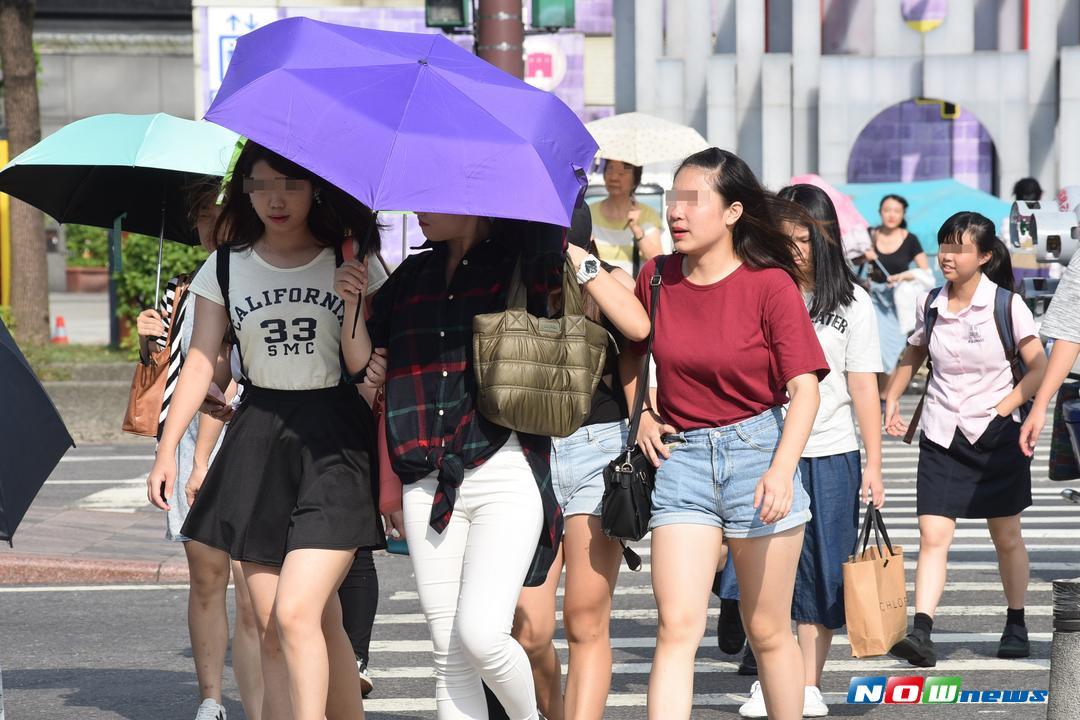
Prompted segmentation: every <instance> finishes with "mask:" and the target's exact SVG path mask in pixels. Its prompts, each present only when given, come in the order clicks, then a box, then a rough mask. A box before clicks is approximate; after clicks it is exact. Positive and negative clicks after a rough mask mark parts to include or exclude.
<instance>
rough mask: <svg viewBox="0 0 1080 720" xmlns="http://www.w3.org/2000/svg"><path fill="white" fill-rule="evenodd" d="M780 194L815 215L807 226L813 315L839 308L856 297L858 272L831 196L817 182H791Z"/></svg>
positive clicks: (834, 310) (811, 215) (810, 214)
mask: <svg viewBox="0 0 1080 720" xmlns="http://www.w3.org/2000/svg"><path fill="white" fill-rule="evenodd" d="M777 196H778V197H780V198H781V199H783V200H790V201H791V202H793V203H795V204H797V205H799V206H800V207H802V209H803V210H805V211H806V214H807V215H809V216H810V217H811V218H812V219H814V220H816V221H817V222H815V223H814V224H813V225H809V226H806V229H807V230H808V231H809V232H810V251H811V253H812V257H813V267H814V278H813V280H814V299H813V301H812V302H811V303H810V317H812V318H816V317H818V315H820V314H822V313H832V312H836V311H837V310H838V309H840V308H842V307H846V306H847V305H850V304H851V303H852V302H854V300H855V272H854V271H853V270H852V269H851V265H849V264H848V261H847V259H846V258H845V257H844V246H843V243H842V242H841V240H840V222H839V221H838V220H837V219H836V208H835V207H834V206H833V202H832V200H830V199H829V196H828V195H827V194H826V193H825V191H824V190H822V189H821V188H819V187H816V186H814V185H805V184H800V185H789V186H788V187H786V188H784V189H782V190H781V191H780V192H779V193H777Z"/></svg>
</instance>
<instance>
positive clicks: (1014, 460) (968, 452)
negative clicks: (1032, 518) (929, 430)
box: [916, 416, 1031, 518]
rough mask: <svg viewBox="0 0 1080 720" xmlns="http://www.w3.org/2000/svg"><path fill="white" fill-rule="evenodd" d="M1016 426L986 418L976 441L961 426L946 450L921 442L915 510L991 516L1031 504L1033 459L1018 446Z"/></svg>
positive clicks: (956, 515) (1005, 514)
mask: <svg viewBox="0 0 1080 720" xmlns="http://www.w3.org/2000/svg"><path fill="white" fill-rule="evenodd" d="M1019 441H1020V424H1019V423H1017V422H1016V421H1014V420H1013V419H1012V418H1011V417H1000V416H997V417H995V418H994V419H993V420H991V421H990V425H988V426H987V428H986V430H985V431H984V432H983V434H982V436H981V437H979V439H978V440H976V441H975V443H974V444H972V443H970V442H968V439H967V438H966V437H964V434H963V433H962V432H960V430H959V429H957V430H956V432H955V433H954V435H953V441H952V443H951V444H950V445H949V447H948V448H943V447H941V446H940V445H938V444H937V443H935V442H932V441H930V440H928V439H927V438H926V435H925V433H924V434H922V436H921V438H920V440H919V473H918V483H917V490H916V492H917V500H916V508H917V512H918V514H919V515H941V516H943V517H949V518H994V517H1009V516H1010V515H1016V514H1017V513H1019V512H1020V511H1021V510H1023V509H1024V508H1026V507H1029V506H1030V505H1031V459H1030V458H1028V457H1027V456H1026V455H1024V453H1023V452H1021V450H1020V444H1019Z"/></svg>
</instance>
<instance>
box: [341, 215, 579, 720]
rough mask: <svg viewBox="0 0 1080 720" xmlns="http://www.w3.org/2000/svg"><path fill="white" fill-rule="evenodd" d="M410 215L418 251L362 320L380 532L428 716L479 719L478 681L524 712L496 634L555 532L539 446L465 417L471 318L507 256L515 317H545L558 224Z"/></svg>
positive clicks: (506, 649) (540, 572) (526, 680)
mask: <svg viewBox="0 0 1080 720" xmlns="http://www.w3.org/2000/svg"><path fill="white" fill-rule="evenodd" d="M418 218H419V221H420V227H421V228H422V229H423V231H424V235H425V237H427V239H428V242H427V243H426V244H425V246H424V247H425V248H426V249H427V252H423V253H420V254H417V255H412V256H410V257H408V258H406V260H405V261H404V263H402V265H401V266H400V267H399V268H398V269H397V271H396V272H395V273H394V274H393V275H392V276H391V278H390V279H389V280H388V281H387V283H386V285H384V286H383V288H382V289H381V290H380V291H379V292H378V293H377V294H376V295H375V297H374V299H373V301H372V303H373V304H372V308H371V320H370V321H369V323H368V331H369V333H370V337H371V341H372V345H373V347H376V348H379V347H384V348H387V350H388V368H387V379H386V414H385V417H386V430H387V442H388V445H389V454H390V459H391V464H392V466H393V469H394V471H395V472H396V473H397V474H398V475H399V476H400V477H401V480H402V482H403V483H404V485H405V488H404V492H403V498H402V503H403V506H404V527H400V526H396V524H394V525H395V526H394V527H393V529H394V530H396V531H398V532H399V533H403V534H404V535H405V536H406V539H407V541H408V544H409V554H410V556H411V558H412V562H413V569H414V572H415V574H416V583H417V588H418V591H419V594H420V603H421V606H422V607H423V610H424V614H425V616H426V617H427V621H428V628H429V630H430V632H431V638H432V643H433V645H434V648H435V675H436V690H435V693H436V702H437V707H438V716H439V718H440V720H447V719H449V718H484V717H487V706H486V702H485V699H484V691H483V687H482V684H481V680H483V682H485V683H487V685H488V687H489V688H491V690H492V691H493V692H494V693H495V695H496V696H497V697H498V699H499V701H500V703H501V704H502V705H503V707H504V708H506V710H507V712H508V713H509V715H510V716H511V717H513V718H535V717H536V716H537V715H536V699H535V694H534V689H533V680H532V671H531V669H530V666H529V659H528V657H527V656H526V654H525V652H524V651H523V650H522V649H521V646H520V645H518V643H517V642H516V641H515V640H513V638H511V636H510V629H511V624H512V621H513V616H514V606H515V604H516V602H517V599H518V595H519V594H520V592H521V587H522V585H523V584H528V585H539V584H540V583H542V582H543V580H544V578H545V577H546V575H547V570H548V568H549V567H550V565H551V562H552V560H553V559H554V557H555V554H556V552H557V550H558V545H559V540H560V538H561V537H562V530H563V529H562V514H561V512H560V510H559V505H558V503H557V501H556V500H555V495H554V492H553V491H552V487H551V470H550V466H549V454H550V451H551V440H550V439H549V438H547V437H538V436H534V435H526V434H524V433H513V432H511V431H510V430H509V429H507V428H504V427H501V426H498V425H495V424H493V423H491V422H489V421H488V420H486V419H485V418H484V417H482V416H481V415H480V414H479V413H478V412H477V410H476V391H477V388H476V380H475V376H474V374H473V368H472V337H473V332H472V322H473V318H474V317H475V316H476V315H479V314H482V313H491V312H500V311H502V310H504V309H505V308H506V302H507V290H508V288H509V285H510V279H511V273H512V271H513V269H514V267H515V263H516V261H517V259H518V257H519V256H520V257H521V260H522V262H521V268H522V276H523V277H522V280H523V282H524V283H525V286H526V288H527V295H528V300H527V308H528V311H529V312H530V313H532V314H533V315H536V316H540V317H547V316H548V314H549V309H548V296H549V295H550V293H551V292H552V291H554V290H555V289H558V288H560V287H561V282H562V264H563V258H564V255H563V253H564V251H565V239H564V231H563V230H562V228H558V227H554V226H550V225H543V224H539V223H527V222H518V221H506V220H489V219H487V218H481V217H474V216H465V215H448V214H437V213H418ZM347 266H349V267H353V265H349V264H347ZM358 287H359V286H358ZM388 520H389V521H390V522H392V518H388Z"/></svg>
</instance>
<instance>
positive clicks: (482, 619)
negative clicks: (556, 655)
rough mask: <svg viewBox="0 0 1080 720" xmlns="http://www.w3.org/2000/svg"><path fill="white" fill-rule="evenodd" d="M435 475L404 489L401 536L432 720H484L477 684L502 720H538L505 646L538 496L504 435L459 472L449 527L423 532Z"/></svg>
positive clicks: (536, 528)
mask: <svg viewBox="0 0 1080 720" xmlns="http://www.w3.org/2000/svg"><path fill="white" fill-rule="evenodd" d="M435 478H436V476H435V475H434V474H432V475H429V476H428V477H426V478H424V479H423V480H420V481H419V482H416V483H412V484H411V485H406V486H405V491H404V494H403V497H402V506H403V509H404V511H405V536H406V539H407V541H408V544H409V555H410V557H411V558H412V564H413V572H414V573H415V574H416V586H417V591H418V593H419V595H420V606H421V608H422V609H423V611H424V616H425V617H426V618H427V623H428V630H429V631H430V633H431V642H432V645H434V649H435V702H436V706H437V708H438V717H439V720H459V719H461V720H466V719H467V720H487V717H488V714H487V703H486V701H485V699H484V689H483V686H482V685H481V682H480V681H481V679H483V682H484V683H486V684H487V686H488V688H490V689H491V691H492V692H493V693H495V696H496V697H497V698H498V699H499V702H500V703H501V704H502V706H503V708H504V709H505V710H506V712H507V714H508V715H509V716H510V718H511V720H531V719H533V718H536V717H537V712H536V694H535V690H534V688H533V679H532V668H531V667H530V666H529V658H528V656H526V654H525V651H524V650H522V648H521V646H520V645H518V643H517V641H516V640H514V639H513V638H512V637H511V636H510V630H511V627H512V625H513V621H514V608H515V606H516V605H517V600H518V595H520V594H521V586H522V583H523V582H525V576H526V575H527V574H528V571H529V566H530V564H531V563H532V558H533V554H534V553H535V551H536V543H537V540H538V538H539V537H540V528H541V526H542V525H543V507H542V505H541V501H540V491H539V490H538V489H537V487H536V481H535V480H534V479H533V475H532V471H531V470H530V469H529V464H528V462H526V460H525V456H524V455H523V454H522V452H521V446H520V445H519V444H518V440H517V436H516V435H512V436H511V438H510V440H509V441H508V442H507V443H506V445H504V446H503V447H502V448H501V449H500V450H499V451H498V452H497V453H496V454H495V455H494V456H493V457H492V458H491V459H490V460H488V461H487V462H486V463H484V464H483V465H481V466H480V467H478V468H475V469H473V470H466V471H465V481H464V482H463V483H462V484H461V488H459V490H458V496H457V502H456V504H455V506H454V513H453V516H452V517H451V518H450V524H449V525H448V526H447V528H446V531H445V532H443V534H442V535H439V534H438V533H436V532H435V531H434V530H433V529H432V528H431V526H430V525H429V524H428V520H429V518H430V516H431V503H432V500H433V499H434V497H435V487H436V479H435Z"/></svg>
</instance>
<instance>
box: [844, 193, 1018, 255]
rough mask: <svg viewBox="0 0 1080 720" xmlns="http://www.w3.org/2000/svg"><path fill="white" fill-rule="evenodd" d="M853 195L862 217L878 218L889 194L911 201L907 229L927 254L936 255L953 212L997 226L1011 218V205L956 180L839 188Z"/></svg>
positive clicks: (909, 202) (907, 215) (907, 216)
mask: <svg viewBox="0 0 1080 720" xmlns="http://www.w3.org/2000/svg"><path fill="white" fill-rule="evenodd" d="M837 187H838V189H839V190H840V192H842V193H845V194H847V195H850V196H851V198H852V200H853V201H854V202H855V207H856V208H858V209H859V212H861V213H862V215H863V217H867V218H875V219H876V218H878V217H879V215H878V206H879V205H880V204H881V198H883V197H885V196H886V195H889V194H896V195H900V196H902V197H903V198H904V199H905V200H907V201H908V210H907V214H906V218H907V225H908V229H909V230H910V231H911V232H913V233H915V234H916V235H918V236H919V242H920V243H921V244H922V246H923V249H924V250H926V251H927V252H928V253H931V254H934V253H937V234H938V230H939V229H940V228H941V226H942V225H943V224H944V223H945V221H946V220H948V219H949V217H950V216H951V215H953V214H954V213H958V212H960V211H962V210H969V211H972V212H977V213H981V214H983V215H985V216H986V217H987V218H989V219H990V220H991V221H992V222H993V223H994V225H995V226H997V225H999V224H1000V223H1001V220H1002V218H1006V217H1008V216H1009V203H1007V202H1005V201H1004V200H1001V199H1000V198H998V197H996V196H994V195H991V194H989V193H984V192H982V191H981V190H976V189H975V188H973V187H969V186H968V185H964V184H963V183H961V182H958V181H956V180H953V179H951V178H950V179H946V180H923V181H919V182H906V183H903V182H895V183H848V184H846V185H839V186H837Z"/></svg>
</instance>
